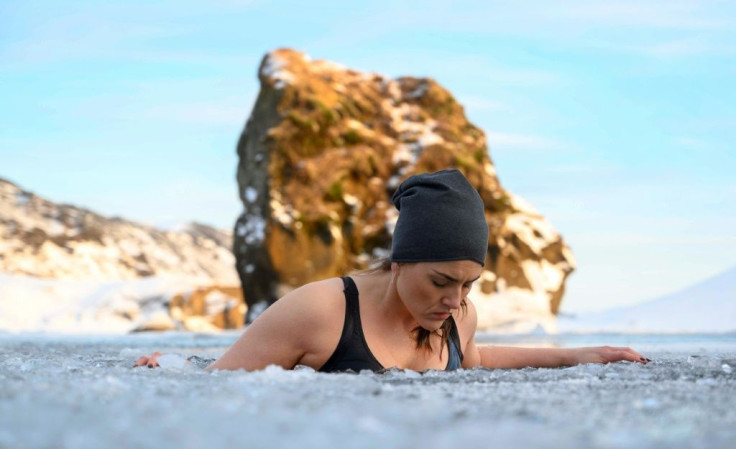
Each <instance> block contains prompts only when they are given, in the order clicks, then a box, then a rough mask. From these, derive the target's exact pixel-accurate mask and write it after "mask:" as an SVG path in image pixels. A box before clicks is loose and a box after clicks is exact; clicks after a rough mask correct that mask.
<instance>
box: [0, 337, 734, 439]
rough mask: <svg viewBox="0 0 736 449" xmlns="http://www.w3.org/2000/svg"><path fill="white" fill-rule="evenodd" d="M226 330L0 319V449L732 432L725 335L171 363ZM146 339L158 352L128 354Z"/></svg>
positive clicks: (145, 346) (210, 353)
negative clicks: (125, 330) (106, 331)
mask: <svg viewBox="0 0 736 449" xmlns="http://www.w3.org/2000/svg"><path fill="white" fill-rule="evenodd" d="M236 337H237V334H235V333H229V334H223V335H214V336H206V335H200V334H184V333H172V334H163V335H151V334H138V335H126V336H117V337H113V336H71V337H70V336H66V337H53V336H46V335H41V334H35V335H33V334H31V335H12V334H0V346H1V347H2V351H0V383H1V384H2V389H0V448H18V447H28V448H95V449H97V448H99V447H110V444H111V442H114V447H117V448H160V447H181V448H200V447H248V448H279V447H300V448H304V449H309V448H323V447H340V448H345V447H351V448H352V447H355V448H376V447H380V448H411V449H414V448H447V447H462V448H481V447H484V448H485V447H524V448H527V447H531V448H535V447H540V448H541V447H545V448H547V447H560V448H654V447H668V448H690V447H693V448H695V447H697V448H733V447H735V446H734V444H735V443H736V426H734V423H736V399H734V398H736V374H734V373H732V372H731V371H729V370H726V369H724V368H723V367H724V366H725V365H728V366H729V367H731V366H736V336H731V337H730V338H729V337H722V338H721V339H720V340H717V341H715V342H714V341H712V340H708V339H707V338H704V339H701V340H697V341H695V340H693V341H684V340H683V341H680V344H673V342H674V343H676V342H675V341H674V340H672V337H667V338H670V340H669V341H670V343H666V342H665V343H661V342H660V343H657V342H656V341H654V340H645V341H644V340H643V341H642V342H641V345H642V346H644V347H646V348H650V351H649V352H647V353H646V355H647V356H649V357H650V358H652V359H653V360H654V361H653V362H652V363H650V364H649V365H646V366H643V365H639V364H629V363H615V364H610V365H581V366H575V367H570V368H561V369H531V368H527V369H522V370H484V369H475V370H461V371H458V372H453V373H447V372H435V371H430V372H427V373H417V372H412V371H406V372H402V371H398V370H389V371H388V372H386V373H383V374H374V373H370V372H362V373H360V374H357V375H356V374H322V373H316V372H315V371H314V370H312V369H309V368H300V369H296V370H293V371H285V370H282V369H280V368H276V367H269V368H267V369H266V370H264V371H261V372H253V373H246V372H243V371H238V372H208V371H204V370H202V369H201V368H199V367H197V366H194V364H193V363H189V364H187V363H184V360H185V358H186V357H188V356H190V355H198V356H201V357H203V358H212V357H216V356H218V355H219V354H221V353H222V352H223V351H224V350H225V348H226V347H227V346H228V345H229V344H231V343H232V342H233V341H234V339H235V338H236ZM614 337H615V336H614ZM488 338H490V337H488ZM530 338H531V337H530ZM534 338H539V337H534ZM550 338H552V337H550ZM554 338H560V337H554ZM574 338H581V337H580V336H577V337H574ZM616 338H623V337H620V336H619V337H616ZM688 338H692V337H688ZM614 340H615V338H614ZM573 342H574V343H576V342H577V341H573ZM614 342H615V341H614ZM501 343H503V341H501ZM558 343H559V341H558ZM563 343H564V342H563ZM567 343H570V342H567ZM653 348H657V350H656V351H654V350H652V349H653ZM691 348H700V349H697V350H692V349H691ZM642 349H644V348H642ZM154 350H161V351H162V352H163V353H164V354H166V355H167V357H168V362H171V363H167V365H168V366H166V367H165V368H163V369H148V368H136V369H133V368H131V365H132V363H133V361H134V360H135V359H136V358H137V357H138V356H140V355H142V354H146V353H150V352H152V351H154ZM162 360H166V359H162Z"/></svg>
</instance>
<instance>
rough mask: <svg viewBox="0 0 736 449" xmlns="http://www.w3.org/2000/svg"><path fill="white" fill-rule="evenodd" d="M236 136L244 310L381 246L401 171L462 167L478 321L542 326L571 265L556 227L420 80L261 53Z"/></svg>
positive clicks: (451, 105)
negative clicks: (253, 94) (476, 203)
mask: <svg viewBox="0 0 736 449" xmlns="http://www.w3.org/2000/svg"><path fill="white" fill-rule="evenodd" d="M259 79H260V82H261V90H260V93H259V96H258V99H257V101H256V104H255V106H254V108H253V112H252V114H251V117H250V118H249V120H248V122H247V124H246V126H245V130H244V132H243V134H242V135H241V138H240V141H239V143H238V155H239V157H240V162H239V165H238V172H237V179H238V184H239V187H240V197H241V200H242V202H243V213H242V214H241V216H240V217H239V219H238V221H237V223H236V225H235V232H234V253H235V256H236V259H237V269H238V274H239V276H240V279H241V282H242V285H243V290H244V292H245V297H246V299H247V301H248V304H249V306H250V307H249V316H248V318H249V319H253V318H254V317H255V316H256V315H257V314H258V313H259V312H261V311H262V310H263V309H264V308H265V307H266V306H267V305H268V304H270V303H272V302H273V301H275V300H276V298H277V297H278V296H280V295H281V294H283V293H284V292H285V291H288V290H289V289H291V288H294V287H297V286H299V285H301V284H303V283H305V282H309V281H313V280H316V279H320V278H325V277H329V276H338V275H341V274H344V273H346V272H348V271H351V270H354V269H359V268H365V267H366V266H367V265H368V264H369V263H370V262H371V261H372V260H374V259H376V258H380V257H383V256H386V255H388V249H389V248H390V242H391V235H392V231H393V223H394V222H395V220H396V214H397V212H396V210H395V209H394V207H393V205H392V204H391V202H390V198H391V195H392V194H393V192H394V190H395V189H396V187H398V185H399V184H400V183H401V181H403V180H404V179H405V178H407V177H409V176H411V175H412V174H415V173H420V172H427V171H436V170H440V169H444V168H451V167H452V168H458V169H460V170H461V171H462V172H463V173H464V174H465V175H466V177H467V178H468V179H469V180H470V182H471V183H472V184H473V185H474V186H475V187H476V188H477V189H478V191H479V193H480V195H481V197H482V198H483V201H484V203H485V205H486V217H487V220H488V223H489V226H490V239H489V242H488V259H487V262H488V263H487V264H486V268H487V271H486V272H485V273H484V276H483V278H482V280H481V282H479V283H478V286H477V287H476V288H475V289H474V290H473V292H472V293H471V295H470V297H471V299H473V300H474V303H476V305H477V306H478V309H479V311H480V312H481V315H480V316H479V322H480V326H481V327H494V326H505V325H509V324H510V323H515V322H518V321H519V320H525V321H526V322H529V318H530V317H531V318H532V321H535V322H536V323H537V324H542V325H545V326H546V325H547V324H548V323H549V318H551V317H552V315H553V314H554V313H556V312H557V310H558V308H559V305H560V301H561V298H562V294H563V292H564V282H565V278H566V277H567V275H568V274H569V273H570V272H571V271H572V270H573V269H574V261H573V258H572V255H571V253H570V250H569V249H568V247H567V246H566V245H565V244H564V242H563V240H562V238H561V237H560V235H559V234H558V233H557V232H556V231H555V230H554V229H553V228H552V227H551V226H550V225H549V224H548V223H547V221H546V220H545V219H544V218H543V217H542V216H541V215H540V214H539V213H537V212H536V211H535V210H533V208H531V207H530V206H527V205H524V203H523V201H521V200H520V199H518V198H515V197H514V196H513V195H512V194H510V193H509V192H507V191H506V190H504V189H503V188H502V187H501V185H500V183H499V181H498V178H497V177H496V171H495V168H494V166H493V164H492V162H491V160H490V157H489V154H488V148H487V144H486V139H485V135H484V133H483V132H482V131H481V130H479V129H478V128H476V127H475V126H473V125H472V124H471V123H470V122H468V120H467V119H466V117H465V114H464V111H463V108H462V106H461V105H460V104H458V103H457V102H456V101H455V99H454V98H453V97H452V95H451V94H450V93H449V92H448V91H446V90H445V89H443V88H442V87H441V86H439V85H438V84H437V83H436V82H435V81H433V80H432V79H428V78H412V77H402V78H398V79H388V78H385V77H383V76H381V75H377V74H373V73H361V72H357V71H354V70H350V69H348V68H345V67H342V66H340V65H337V64H333V63H330V62H326V61H313V60H311V59H310V58H309V57H308V56H306V55H304V54H302V53H299V52H296V51H293V50H288V49H282V50H277V51H274V52H272V53H269V54H267V55H266V56H265V57H264V59H263V61H262V63H261V66H260V69H259Z"/></svg>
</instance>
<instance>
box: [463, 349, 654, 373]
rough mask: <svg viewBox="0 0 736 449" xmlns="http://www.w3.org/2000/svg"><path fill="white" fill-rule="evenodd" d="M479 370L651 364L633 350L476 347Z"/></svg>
mask: <svg viewBox="0 0 736 449" xmlns="http://www.w3.org/2000/svg"><path fill="white" fill-rule="evenodd" d="M476 348H477V351H478V352H479V354H480V363H479V365H480V366H484V367H487V368H524V367H527V366H532V367H537V368H556V367H560V366H572V365H578V364H581V363H610V362H618V361H621V360H626V361H629V362H638V363H644V364H646V363H647V362H648V361H649V360H648V359H647V358H646V357H644V356H642V355H641V354H639V353H638V352H636V351H634V350H633V349H631V348H616V347H610V346H601V347H594V348H514V347H505V346H477V347H476Z"/></svg>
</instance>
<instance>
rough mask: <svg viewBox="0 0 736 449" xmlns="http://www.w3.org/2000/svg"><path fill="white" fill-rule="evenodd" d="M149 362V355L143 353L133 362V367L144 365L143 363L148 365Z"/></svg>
mask: <svg viewBox="0 0 736 449" xmlns="http://www.w3.org/2000/svg"><path fill="white" fill-rule="evenodd" d="M147 363H148V357H147V356H145V355H142V356H140V357H138V360H136V361H135V362H133V367H134V368H135V367H136V366H143V365H146V364H147Z"/></svg>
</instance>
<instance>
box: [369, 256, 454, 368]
mask: <svg viewBox="0 0 736 449" xmlns="http://www.w3.org/2000/svg"><path fill="white" fill-rule="evenodd" d="M399 263H405V262H399ZM387 271H391V259H389V258H388V257H386V258H382V259H378V260H376V261H375V262H374V263H373V264H372V266H371V267H370V268H367V269H365V270H363V271H360V272H358V274H370V273H381V272H387ZM467 307H468V305H467V302H466V300H465V298H463V299H462V301H460V309H461V310H462V312H463V313H465V311H466V310H467ZM452 319H453V318H452V316H450V317H449V318H447V319H446V320H445V321H443V322H442V326H440V328H439V329H437V330H435V331H428V330H427V329H425V328H423V327H421V326H417V327H415V328H414V330H412V333H413V334H414V339H415V341H416V342H417V349H419V348H422V349H424V350H425V351H427V352H430V351H432V343H431V342H430V337H431V336H432V334H436V335H438V336H439V337H440V339H441V341H442V344H441V345H440V355H442V350H443V349H444V347H445V346H447V340H448V339H449V338H450V329H452Z"/></svg>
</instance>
